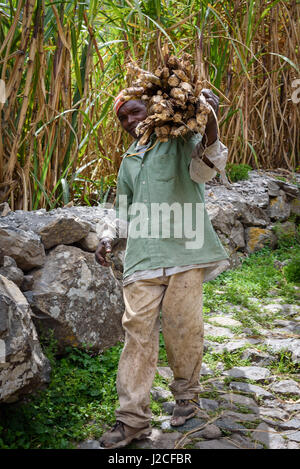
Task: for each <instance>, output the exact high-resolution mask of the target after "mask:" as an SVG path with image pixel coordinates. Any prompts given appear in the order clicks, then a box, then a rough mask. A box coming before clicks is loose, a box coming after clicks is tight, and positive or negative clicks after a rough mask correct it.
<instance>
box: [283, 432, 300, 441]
mask: <svg viewBox="0 0 300 469" xmlns="http://www.w3.org/2000/svg"><path fill="white" fill-rule="evenodd" d="M281 435H282V436H285V437H286V438H288V439H289V440H292V441H297V442H298V443H300V431H299V430H296V431H295V430H288V431H286V432H281Z"/></svg>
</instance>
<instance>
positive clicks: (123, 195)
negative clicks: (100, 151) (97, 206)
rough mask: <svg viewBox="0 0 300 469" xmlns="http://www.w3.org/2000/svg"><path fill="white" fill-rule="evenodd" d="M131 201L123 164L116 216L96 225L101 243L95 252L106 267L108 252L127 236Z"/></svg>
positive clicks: (119, 177)
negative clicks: (125, 217) (127, 217)
mask: <svg viewBox="0 0 300 469" xmlns="http://www.w3.org/2000/svg"><path fill="white" fill-rule="evenodd" d="M131 203H132V191H131V189H130V187H129V186H128V184H127V183H126V178H125V176H124V174H123V167H122V165H121V167H120V170H119V175H118V181H117V194H116V218H115V219H114V220H111V221H106V222H105V223H104V224H103V223H98V224H97V227H96V232H97V236H98V239H99V244H98V247H97V249H96V252H95V259H96V261H97V262H98V263H99V264H101V265H102V266H104V267H108V266H109V265H110V264H109V263H107V261H106V259H105V256H106V254H107V253H110V252H111V251H112V248H113V246H114V245H115V244H116V243H117V242H118V241H119V239H120V238H127V227H128V221H127V220H125V219H124V218H123V217H124V216H127V212H128V208H129V206H130V205H131ZM124 205H126V206H124ZM125 212H126V214H125ZM120 216H122V218H119V217H120Z"/></svg>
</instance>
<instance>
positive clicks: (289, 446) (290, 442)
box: [286, 441, 300, 449]
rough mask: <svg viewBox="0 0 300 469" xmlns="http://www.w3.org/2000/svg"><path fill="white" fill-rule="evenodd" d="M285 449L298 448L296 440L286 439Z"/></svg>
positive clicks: (299, 446)
mask: <svg viewBox="0 0 300 469" xmlns="http://www.w3.org/2000/svg"><path fill="white" fill-rule="evenodd" d="M286 449H300V445H299V444H298V443H296V441H288V442H287V446H286Z"/></svg>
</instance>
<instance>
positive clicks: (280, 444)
mask: <svg viewBox="0 0 300 469" xmlns="http://www.w3.org/2000/svg"><path fill="white" fill-rule="evenodd" d="M252 438H253V439H254V440H256V441H258V442H259V443H262V444H263V445H264V446H265V447H266V448H268V449H286V447H287V442H286V441H285V439H284V438H282V436H281V435H280V434H279V433H278V432H276V431H275V430H274V428H272V427H270V426H268V425H267V424H266V423H261V424H259V425H258V427H257V428H256V431H255V432H253V434H252Z"/></svg>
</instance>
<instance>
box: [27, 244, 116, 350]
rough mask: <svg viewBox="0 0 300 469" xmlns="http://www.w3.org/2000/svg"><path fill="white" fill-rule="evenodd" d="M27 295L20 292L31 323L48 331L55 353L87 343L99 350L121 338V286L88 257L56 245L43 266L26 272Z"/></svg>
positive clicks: (76, 250)
mask: <svg viewBox="0 0 300 469" xmlns="http://www.w3.org/2000/svg"><path fill="white" fill-rule="evenodd" d="M32 275H33V277H34V285H33V290H32V292H26V293H25V295H26V297H27V298H28V300H29V302H30V305H31V307H32V310H33V313H34V321H35V324H36V325H37V326H38V327H39V328H41V329H46V330H47V329H48V328H51V329H53V331H54V336H55V338H56V339H57V340H58V345H59V351H62V350H63V349H64V347H65V346H81V345H84V344H85V345H87V346H88V347H89V348H90V349H91V350H94V351H103V350H104V349H105V348H107V347H110V346H112V345H115V344H116V343H117V342H118V341H119V340H121V339H122V338H123V329H122V325H121V318H122V315H123V312H124V303H123V295H122V287H121V285H120V283H119V282H118V281H117V280H116V279H115V278H114V277H113V275H112V274H111V273H110V271H109V269H107V268H105V267H102V266H100V265H99V264H97V263H96V262H95V257H94V255H93V254H91V253H88V252H84V251H82V250H81V249H79V248H76V247H74V246H64V245H61V246H56V247H55V248H54V249H52V250H51V251H50V252H49V254H48V255H47V258H46V262H45V265H44V266H43V267H42V268H41V269H35V270H34V271H33V272H32Z"/></svg>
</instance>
